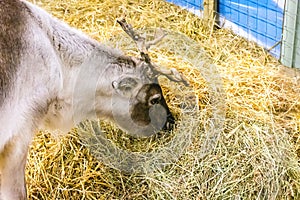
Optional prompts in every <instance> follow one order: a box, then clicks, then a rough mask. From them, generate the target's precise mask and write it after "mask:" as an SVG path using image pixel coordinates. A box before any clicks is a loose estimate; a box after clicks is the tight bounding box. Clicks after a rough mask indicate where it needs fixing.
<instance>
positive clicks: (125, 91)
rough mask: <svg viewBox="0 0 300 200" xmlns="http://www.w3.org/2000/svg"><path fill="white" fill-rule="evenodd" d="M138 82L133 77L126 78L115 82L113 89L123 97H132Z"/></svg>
mask: <svg viewBox="0 0 300 200" xmlns="http://www.w3.org/2000/svg"><path fill="white" fill-rule="evenodd" d="M137 85H138V80H137V79H135V78H132V77H125V78H122V79H119V80H118V81H113V82H112V86H113V88H114V89H115V90H116V91H117V92H118V93H119V94H121V95H123V96H126V97H130V96H131V94H132V92H133V90H134V89H135V88H136V87H137Z"/></svg>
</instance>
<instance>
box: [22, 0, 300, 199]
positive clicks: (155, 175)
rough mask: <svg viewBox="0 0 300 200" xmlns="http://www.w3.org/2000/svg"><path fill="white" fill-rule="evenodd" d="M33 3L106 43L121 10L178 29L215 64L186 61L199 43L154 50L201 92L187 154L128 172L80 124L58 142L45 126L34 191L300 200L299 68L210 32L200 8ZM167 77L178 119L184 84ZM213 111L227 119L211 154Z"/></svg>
mask: <svg viewBox="0 0 300 200" xmlns="http://www.w3.org/2000/svg"><path fill="white" fill-rule="evenodd" d="M35 3H36V4H38V5H40V6H42V7H43V8H45V9H46V10H48V11H49V12H51V13H52V14H54V15H55V16H57V17H58V18H60V19H62V20H64V21H66V22H68V23H69V24H71V25H72V26H74V27H77V28H79V29H81V30H82V31H84V32H86V33H88V34H89V35H91V36H92V37H94V38H96V39H97V40H99V41H102V42H107V41H109V40H113V41H112V43H116V41H118V39H119V38H120V37H119V36H120V33H121V32H122V31H121V29H120V28H119V27H118V26H117V25H116V24H115V19H116V18H117V17H119V16H121V15H122V14H123V13H126V15H127V18H128V19H129V20H130V23H132V24H133V26H134V27H138V28H145V27H162V28H165V29H167V30H173V31H175V32H180V33H182V34H184V35H186V36H188V37H190V38H193V39H194V40H195V41H196V42H197V43H198V44H199V46H200V47H201V48H203V49H204V52H205V55H203V57H201V58H203V59H204V60H205V62H206V64H208V65H205V67H204V68H203V69H201V70H202V71H201V70H200V69H198V68H197V67H196V66H197V65H196V64H195V63H192V62H190V61H186V60H184V59H182V57H184V56H186V55H188V56H190V57H192V55H193V53H195V51H192V50H193V48H191V49H187V50H186V52H182V51H181V52H179V54H176V52H175V53H174V52H170V51H166V48H164V47H163V46H161V47H158V48H157V49H154V50H153V52H152V56H153V57H154V58H157V59H156V61H157V62H159V63H161V64H163V65H165V66H172V67H177V68H178V70H179V71H181V72H183V73H184V74H185V76H187V77H188V79H189V80H190V81H191V85H192V89H193V90H194V91H195V96H196V97H197V98H198V104H199V109H200V112H199V113H197V116H198V118H197V119H195V120H199V123H200V125H199V127H197V131H195V134H194V135H193V139H192V140H191V143H192V145H188V147H187V148H186V150H185V151H184V152H181V157H180V158H179V159H177V160H175V161H174V160H173V161H172V163H169V164H168V165H165V166H164V168H159V170H157V171H155V170H151V171H150V172H147V173H143V174H141V173H131V174H128V173H124V172H121V171H119V170H115V169H112V168H110V167H109V166H106V165H104V164H103V162H100V161H99V160H98V159H96V158H95V157H96V156H94V155H95V154H91V151H93V150H91V148H86V147H84V145H85V143H84V140H82V139H81V140H79V138H78V137H79V136H78V133H77V132H76V130H74V131H72V132H70V133H69V134H67V135H66V136H64V137H62V138H59V140H57V139H55V138H53V137H52V136H51V135H50V134H49V133H43V132H41V133H38V135H37V136H36V137H35V139H34V142H33V144H32V146H31V151H30V156H29V160H28V166H27V169H26V175H27V182H28V197H29V198H30V199H84V198H86V199H228V198H230V199H231V198H242V199H257V198H259V199H283V198H288V199H292V198H294V199H297V198H299V196H300V194H299V186H300V185H299V180H300V177H299V176H300V174H299V172H300V168H299V164H298V160H299V156H300V152H299V153H298V156H297V151H299V149H300V148H299V147H300V140H299V139H298V138H299V125H300V114H299V113H300V112H299V111H300V103H299V90H300V89H299V88H300V87H299V81H298V77H299V73H298V71H296V70H293V69H288V68H285V67H283V66H281V65H279V63H278V62H277V61H276V60H275V59H273V58H272V57H271V56H270V55H268V54H267V53H266V52H265V51H264V50H263V49H262V48H260V47H258V46H256V45H255V44H253V43H249V42H247V41H246V40H245V39H243V38H240V37H238V36H236V35H234V34H233V33H232V32H231V31H228V30H224V29H217V30H213V28H212V27H211V26H209V25H208V24H206V22H204V21H202V20H200V19H198V18H197V17H195V16H194V15H193V14H190V13H188V12H186V11H183V10H181V9H180V8H178V7H177V6H173V5H170V4H167V3H166V2H164V1H157V0H154V1H133V0H130V1H122V0H120V1H106V0H102V1H92V0H90V1H83V0H69V1H56V0H53V1H45V0H43V1H35ZM121 44H122V42H120V45H121ZM162 49H164V51H162ZM130 52H131V53H134V52H133V51H130ZM181 54H185V55H181ZM180 55H181V57H180ZM195 55H199V52H197V54H196V53H195ZM195 59H197V58H195ZM209 64H214V65H215V66H217V70H218V71H219V72H218V74H220V75H221V76H222V81H223V83H222V88H223V89H224V93H222V91H219V92H220V93H219V94H220V95H218V93H212V92H211V91H212V90H213V89H214V86H216V85H217V86H219V85H220V84H221V82H218V81H219V78H218V77H215V78H216V79H217V80H213V79H211V80H210V79H209V77H208V76H207V77H206V76H205V72H207V70H208V72H207V73H208V74H211V71H209V70H211V68H209V66H210V65H209ZM204 69H207V70H204ZM213 71H215V70H214V69H213ZM161 81H162V83H163V87H164V91H165V92H166V97H167V100H168V102H169V104H170V107H171V109H172V111H173V112H175V113H176V115H177V117H178V119H181V118H180V116H181V112H182V109H179V108H180V106H179V105H181V103H182V102H180V101H181V99H182V96H180V95H178V94H179V93H180V92H182V90H180V87H176V86H173V84H172V83H169V82H168V81H167V80H165V79H162V80H161ZM211 83H214V84H215V85H212V84H211ZM177 86H178V85H177ZM183 96H184V93H183ZM221 98H223V99H221ZM219 102H221V104H218V103H219ZM222 102H224V103H225V104H226V110H225V109H224V108H223V107H222ZM216 110H218V111H219V112H220V113H216ZM214 114H218V115H219V116H224V117H225V118H224V121H223V122H224V128H223V129H222V132H221V134H220V136H219V137H218V140H217V142H216V143H214V144H213V146H212V148H211V150H210V151H209V154H207V155H205V156H202V155H201V151H200V150H201V149H203V146H205V145H207V144H206V142H207V141H209V140H208V139H207V133H209V131H207V130H213V129H212V128H214V127H213V126H212V125H214V124H218V123H220V122H218V119H217V120H216V119H215V118H214V116H215V115H214ZM182 120H184V119H182ZM182 120H179V121H182ZM212 120H215V121H212ZM190 121H192V120H190ZM212 122H213V123H212ZM223 122H222V123H223ZM186 125H189V124H186ZM107 127H108V128H107V129H106V130H107V132H108V134H107V137H109V138H110V140H112V141H114V142H115V143H116V144H117V145H118V146H119V147H120V148H123V149H127V150H132V151H135V152H150V153H151V152H153V151H156V150H159V149H162V148H164V147H165V146H166V145H167V144H168V142H169V141H171V140H172V139H174V137H176V136H178V134H175V133H174V134H171V135H170V136H167V137H164V136H156V137H154V138H150V139H145V140H137V139H134V138H131V137H128V136H126V135H124V134H123V133H122V132H119V131H117V129H116V128H115V127H112V126H111V125H108V126H107ZM186 127H187V128H189V126H186ZM111 130H113V131H111ZM212 136H214V135H212ZM208 137H210V135H208ZM208 144H210V143H208Z"/></svg>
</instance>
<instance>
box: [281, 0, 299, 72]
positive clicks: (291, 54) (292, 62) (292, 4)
mask: <svg viewBox="0 0 300 200" xmlns="http://www.w3.org/2000/svg"><path fill="white" fill-rule="evenodd" d="M299 11H300V3H299V1H298V0H288V1H286V5H285V10H284V22H283V36H282V45H281V62H282V64H284V65H286V66H288V67H296V68H300V56H299V50H300V47H299V43H300V39H299V36H298V35H299V33H300V15H299V14H298V13H299Z"/></svg>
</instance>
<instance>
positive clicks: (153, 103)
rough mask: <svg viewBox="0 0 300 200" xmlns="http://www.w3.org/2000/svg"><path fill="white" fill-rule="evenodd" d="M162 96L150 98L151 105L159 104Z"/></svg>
mask: <svg viewBox="0 0 300 200" xmlns="http://www.w3.org/2000/svg"><path fill="white" fill-rule="evenodd" d="M160 99H161V98H160V96H157V97H154V98H152V99H151V100H150V104H151V105H155V104H159V103H160Z"/></svg>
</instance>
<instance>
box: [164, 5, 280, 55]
mask: <svg viewBox="0 0 300 200" xmlns="http://www.w3.org/2000/svg"><path fill="white" fill-rule="evenodd" d="M167 1H168V2H171V3H175V4H177V5H179V6H181V7H183V8H186V9H188V10H190V11H191V12H194V13H195V14H197V13H198V12H197V11H200V10H203V0H167ZM216 1H217V5H218V10H217V11H218V12H219V13H220V17H221V19H224V20H225V25H226V27H229V28H232V29H233V31H234V32H236V33H237V34H238V35H241V36H243V37H246V38H247V39H249V40H253V41H255V42H257V43H258V44H259V45H261V46H263V47H264V48H266V49H269V48H271V47H272V46H273V45H275V44H277V43H278V42H279V41H281V37H282V31H283V29H282V26H283V13H284V0H216ZM222 22H223V21H222V20H221V23H222ZM226 22H227V23H226ZM228 22H230V23H228ZM230 24H231V25H234V26H231V25H230ZM280 48H281V47H280V44H279V45H277V46H276V47H275V48H274V49H272V50H271V51H270V52H271V53H272V54H273V55H274V56H275V57H277V58H279V57H280Z"/></svg>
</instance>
